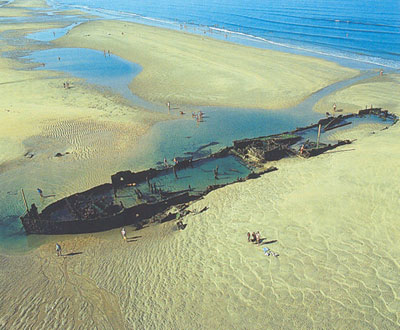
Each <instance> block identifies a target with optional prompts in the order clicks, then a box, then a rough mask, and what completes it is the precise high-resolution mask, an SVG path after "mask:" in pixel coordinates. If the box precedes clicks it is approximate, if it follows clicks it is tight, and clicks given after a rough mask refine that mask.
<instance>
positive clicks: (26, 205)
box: [21, 188, 29, 212]
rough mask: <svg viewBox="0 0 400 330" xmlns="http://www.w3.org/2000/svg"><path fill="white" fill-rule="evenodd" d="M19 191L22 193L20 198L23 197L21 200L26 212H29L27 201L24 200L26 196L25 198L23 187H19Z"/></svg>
mask: <svg viewBox="0 0 400 330" xmlns="http://www.w3.org/2000/svg"><path fill="white" fill-rule="evenodd" d="M21 193H22V198H23V200H24V204H25V208H26V212H29V208H28V203H27V202H26V198H25V193H24V189H22V188H21Z"/></svg>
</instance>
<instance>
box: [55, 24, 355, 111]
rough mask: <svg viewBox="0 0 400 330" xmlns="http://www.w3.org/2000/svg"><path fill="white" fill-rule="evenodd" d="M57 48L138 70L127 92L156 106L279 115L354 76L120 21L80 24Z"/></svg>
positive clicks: (295, 58) (312, 62)
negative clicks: (108, 56)
mask: <svg viewBox="0 0 400 330" xmlns="http://www.w3.org/2000/svg"><path fill="white" fill-rule="evenodd" d="M56 44H57V45H58V46H59V47H87V48H93V49H97V50H100V51H103V50H106V51H108V50H110V51H111V53H112V54H116V55H118V56H120V57H123V58H125V59H127V60H129V61H131V62H134V63H138V64H140V65H141V66H142V67H143V71H142V72H141V73H140V74H139V75H138V76H137V77H136V78H135V79H134V80H133V82H132V83H131V85H130V87H131V89H132V91H133V93H134V94H136V95H138V96H139V97H141V98H143V99H146V100H148V101H152V102H156V103H160V104H165V103H166V102H167V101H170V102H171V103H172V104H175V105H211V106H228V107H241V108H261V109H279V108H285V107H290V106H293V105H295V104H297V103H299V102H301V101H302V100H304V99H305V98H306V97H307V96H309V95H311V94H312V93H313V92H316V91H317V90H319V89H321V88H323V87H325V86H327V85H329V84H332V83H334V82H337V81H340V80H344V79H346V78H350V77H353V76H355V75H356V74H357V73H358V71H357V70H353V69H349V68H344V67H341V66H339V65H337V64H335V63H332V62H327V61H324V60H320V59H316V58H312V57H305V56H299V55H291V54H287V53H281V52H276V51H272V50H262V49H257V48H251V47H245V46H241V45H237V44H233V43H228V42H224V41H218V40H215V39H211V38H209V37H205V36H199V35H193V34H189V33H185V32H183V31H172V30H167V29H162V28H156V27H150V26H145V25H140V24H133V23H128V22H120V21H91V22H88V23H85V24H81V25H80V26H78V27H76V28H74V29H72V30H71V31H70V32H69V33H68V34H67V35H66V36H64V37H62V38H60V39H58V40H57V41H56Z"/></svg>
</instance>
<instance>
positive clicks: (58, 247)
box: [56, 243, 62, 257]
mask: <svg viewBox="0 0 400 330" xmlns="http://www.w3.org/2000/svg"><path fill="white" fill-rule="evenodd" d="M56 252H57V256H58V257H61V256H62V254H61V246H60V244H58V243H56Z"/></svg>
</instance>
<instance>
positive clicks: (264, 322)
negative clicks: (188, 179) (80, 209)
mask: <svg viewBox="0 0 400 330" xmlns="http://www.w3.org/2000/svg"><path fill="white" fill-rule="evenodd" d="M14 4H15V3H14ZM35 4H36V3H32V6H35ZM39 5H40V6H42V3H40V4H39ZM22 7H27V6H26V5H25V2H24V5H23V6H22ZM0 10H2V8H1V9H0ZM22 10H24V13H25V9H22ZM25 24H29V23H23V24H22V25H25ZM35 24H36V23H35ZM40 24H44V23H40ZM60 24H61V23H60ZM65 25H67V23H65ZM30 28H32V27H31V26H29V27H28V28H26V25H25V28H22V27H21V31H20V32H18V31H15V29H14V28H13V33H16V34H18V33H20V34H22V35H23V34H25V33H27V29H30ZM7 29H8V27H7V25H6V24H0V30H1V31H6V30H7ZM32 29H33V30H35V29H34V28H32ZM104 31H107V32H104ZM121 32H124V34H123V35H122V33H121ZM108 33H110V35H108ZM86 34H90V36H88V37H85V35H86ZM123 38H126V40H124V42H122V41H121V40H123ZM167 40H174V41H175V42H176V43H175V44H174V45H175V46H176V47H171V45H168V42H167ZM0 42H1V44H0V45H1V49H2V51H4V50H10V49H12V50H17V49H18V47H17V46H15V45H7V44H5V42H4V41H0ZM57 46H59V47H61V46H65V47H72V46H74V47H82V46H85V47H90V48H94V49H98V50H103V49H110V50H111V51H112V52H113V54H117V55H119V56H121V57H123V58H125V59H128V60H131V61H133V62H136V63H139V64H140V65H141V66H142V67H143V71H142V73H141V74H139V76H137V78H135V80H134V81H133V82H132V84H131V89H132V90H133V91H134V93H136V94H138V95H139V96H141V97H143V98H145V99H148V100H150V101H153V102H159V103H164V102H165V100H166V99H168V100H170V101H171V102H174V103H176V104H182V105H189V104H192V105H196V104H206V105H207V104H213V105H230V106H241V107H255V108H257V107H262V108H270V107H271V108H279V107H285V106H288V105H292V104H295V103H297V102H299V101H300V100H302V99H303V98H305V97H306V96H307V95H310V94H311V93H312V92H313V91H315V90H318V89H320V88H322V87H324V86H326V85H327V84H330V83H332V82H334V81H337V80H340V79H345V78H348V77H350V76H353V75H355V74H357V71H356V70H352V69H347V68H343V67H340V66H338V65H336V64H333V63H329V62H326V61H322V60H317V59H313V58H308V57H297V56H295V55H289V54H281V53H276V52H270V51H264V50H257V49H252V48H246V47H243V46H237V45H231V44H229V43H226V42H217V41H215V40H212V39H209V38H202V37H200V36H191V35H189V34H186V33H180V32H175V31H166V30H162V29H156V28H150V27H145V26H141V25H137V24H130V23H125V22H114V21H110V22H107V21H97V22H90V23H87V24H84V25H82V26H79V27H78V28H74V29H73V30H72V31H71V32H69V33H68V35H67V36H66V37H64V38H62V39H61V40H58V41H57ZM21 47H26V45H22V46H21ZM36 47H39V46H36ZM200 48H201V50H202V52H203V51H204V53H202V54H201V59H202V60H201V61H200V60H199V58H198V57H199V56H200V55H199V54H198V50H199V49H200ZM35 49H36V48H35ZM161 49H162V50H163V51H161ZM221 51H222V52H225V54H226V53H229V54H231V55H230V56H231V57H229V58H228V59H227V60H226V62H225V65H221V61H222V56H220V55H219V54H220V52H221ZM244 54H245V55H244ZM224 58H225V57H224ZM272 60H273V62H274V64H273V65H272V64H268V63H267V64H268V65H267V68H262V67H263V66H265V65H266V64H265V62H271V61H272ZM242 62H243V63H242ZM178 63H179V65H178ZM194 63H196V66H194ZM202 63H203V64H202ZM239 63H240V65H239ZM197 64H198V65H197ZM32 66H33V65H32V63H21V62H19V61H17V60H16V59H10V58H2V57H1V58H0V70H1V72H2V75H1V76H0V92H1V95H2V96H3V95H4V96H5V97H2V98H0V182H1V188H2V190H3V191H15V187H18V188H19V187H22V186H26V185H29V187H30V188H28V189H27V191H28V194H29V195H30V196H31V198H33V194H34V189H35V188H36V186H40V187H44V189H46V190H47V191H51V192H56V193H57V197H60V198H61V197H62V196H65V195H67V194H71V193H74V192H76V191H79V190H83V189H86V188H89V187H91V186H94V185H96V184H99V183H102V182H105V181H108V180H109V175H110V174H111V173H113V172H115V171H117V170H119V169H120V168H119V166H120V165H121V164H123V163H124V162H126V159H127V157H128V155H129V156H131V155H132V149H133V150H135V142H137V141H138V139H139V138H140V137H141V136H143V135H144V134H145V133H146V132H147V131H148V130H149V129H150V128H151V126H152V125H153V124H154V123H157V122H159V121H160V120H167V119H169V118H171V117H168V116H167V115H163V114H160V113H157V114H156V113H151V112H149V111H146V110H145V109H141V108H139V107H134V106H132V105H130V104H127V103H126V101H124V100H123V99H122V98H121V97H119V96H116V95H114V94H112V93H107V92H100V91H99V90H98V89H95V88H93V87H92V86H90V85H88V84H87V83H85V82H84V81H83V80H81V79H77V78H74V77H71V76H66V75H64V74H61V73H56V72H49V71H45V70H41V71H32V70H30V68H32ZM166 67H169V68H170V69H171V71H168V72H171V74H170V75H164V76H162V72H164V73H165V68H166ZM172 68H173V69H172ZM217 68H218V69H217ZM232 68H235V70H233V69H232ZM263 70H266V71H263ZM311 71H312V72H313V74H312V75H311V74H310V72H311ZM195 77H197V79H195ZM222 78H224V79H226V80H221V79H222ZM66 80H67V81H69V82H70V84H71V88H70V89H65V88H63V82H64V81H66ZM178 81H179V83H177V82H178ZM227 86H228V87H227ZM244 86H246V87H245V88H244ZM399 86H400V75H398V74H391V75H386V74H385V75H384V76H383V77H379V76H378V73H377V77H375V78H371V79H366V80H362V81H360V82H358V83H356V84H354V85H352V86H350V87H346V88H344V89H342V90H339V91H337V92H335V93H333V94H331V95H328V96H327V97H325V98H323V99H322V100H321V101H320V102H319V103H317V104H316V106H315V109H314V110H315V111H319V112H321V113H325V111H326V109H327V108H328V109H331V108H332V104H333V103H336V104H337V106H338V109H343V112H344V113H346V112H352V111H354V110H358V109H362V108H365V106H366V105H368V106H370V105H371V104H372V105H373V106H377V107H382V108H385V109H387V110H389V111H390V112H392V113H395V114H397V115H398V116H400V97H399V93H398V90H399ZM243 88H244V90H243ZM235 91H236V93H235ZM335 137H336V138H338V139H341V138H351V139H357V141H355V142H354V143H353V144H351V145H350V146H344V147H341V148H339V149H337V150H334V151H332V152H329V153H326V154H323V155H321V156H318V157H316V158H312V159H300V158H297V157H296V158H290V159H285V160H282V161H279V162H277V163H272V164H270V165H275V166H277V167H278V171H276V172H273V173H269V174H266V175H264V176H262V177H261V178H259V179H256V180H249V181H246V182H243V183H237V184H233V185H230V186H227V187H225V188H222V189H219V190H216V191H213V192H211V193H210V194H209V195H207V196H206V197H205V198H204V199H202V200H200V201H198V202H196V203H193V204H192V205H190V207H189V208H190V209H191V210H193V211H195V210H201V209H203V208H204V207H207V210H206V211H205V212H203V213H201V214H195V213H193V214H191V215H188V216H187V217H185V218H184V219H183V221H184V222H185V223H187V224H188V225H187V228H186V229H185V230H184V231H177V230H176V226H175V223H174V222H167V223H163V224H152V225H149V226H147V227H145V228H143V229H141V230H136V231H135V230H134V229H135V228H133V227H127V232H128V235H127V236H128V243H124V242H123V241H122V239H121V236H120V233H119V229H116V230H112V231H108V232H104V233H97V234H91V235H77V236H68V235H66V236H58V237H46V238H43V241H40V240H39V238H38V237H36V236H31V237H29V238H28V240H27V245H28V248H29V251H28V252H18V253H11V252H10V251H2V252H1V254H0V282H1V283H2V284H1V286H0V295H1V297H2V299H1V300H0V328H1V329H3V328H4V329H23V328H26V327H30V328H32V329H91V328H98V329H253V328H254V327H255V326H257V327H264V328H267V329H313V328H316V329H395V328H399V327H400V298H399V297H400V283H399V281H398V273H399V267H400V265H399V257H400V248H399V246H398V244H397V242H398V240H399V238H400V230H399V228H398V226H397V221H398V218H399V216H400V212H399V210H398V208H397V204H398V196H399V193H400V190H399V185H398V183H397V177H398V176H399V174H400V172H399V167H398V164H400V156H399V153H398V149H399V148H398V145H399V143H398V141H399V138H400V128H399V124H396V125H394V126H393V127H390V128H389V129H386V130H381V129H379V130H377V129H375V128H374V127H373V126H371V125H365V126H359V127H357V128H356V129H355V130H353V131H349V132H347V133H341V134H338V135H336V136H335ZM57 152H61V153H63V154H65V153H66V152H68V154H65V156H63V157H61V158H55V157H54V154H55V153H57ZM30 155H33V156H32V157H31V158H30ZM6 198H9V200H11V198H10V197H9V196H8V197H6ZM6 198H5V197H4V194H3V195H2V197H1V198H0V203H1V204H2V205H5V206H4V207H5V208H7V209H6V210H7V212H9V211H10V209H11V213H12V212H14V213H15V214H18V212H21V209H22V208H21V206H20V205H19V204H20V203H21V201H20V200H18V197H13V198H12V201H13V202H12V203H11V202H10V203H5V202H4V201H5V200H7V199H6ZM33 200H34V199H33ZM34 201H36V200H34ZM38 203H40V202H38ZM39 206H41V205H40V204H39ZM42 206H43V205H42ZM257 230H259V231H260V232H261V235H262V237H263V238H264V241H263V243H264V244H263V245H261V246H256V245H255V244H252V243H248V242H247V237H246V233H247V232H248V231H250V232H252V231H257ZM38 241H40V244H39V243H38ZM55 242H59V243H60V244H61V246H62V248H63V254H64V256H63V257H57V256H56V254H55V247H54V246H55ZM38 245H40V246H39V247H37V246H38ZM33 247H37V248H33ZM263 247H268V248H269V249H271V250H272V251H274V252H277V253H279V257H272V256H266V255H264V253H263V250H262V248H263Z"/></svg>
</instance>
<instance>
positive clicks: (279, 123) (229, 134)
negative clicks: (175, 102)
mask: <svg viewBox="0 0 400 330" xmlns="http://www.w3.org/2000/svg"><path fill="white" fill-rule="evenodd" d="M51 34H52V33H51ZM59 58H60V59H59ZM25 59H26V60H30V61H33V62H36V63H45V66H44V67H38V68H37V69H39V70H40V69H46V70H57V71H61V72H65V73H67V74H71V75H73V76H77V77H80V78H83V79H86V81H87V82H88V83H90V84H94V85H96V86H100V87H101V88H106V89H110V90H111V91H113V92H116V93H119V94H120V95H122V96H124V97H126V98H127V100H129V101H130V102H132V103H133V104H136V105H141V106H144V107H145V108H147V109H150V110H153V111H163V112H166V111H167V109H166V107H160V106H159V105H155V104H152V103H150V102H147V101H145V100H142V99H140V98H138V97H137V96H135V95H134V94H132V92H131V91H130V89H129V88H128V84H129V83H130V82H131V80H132V79H133V78H134V76H135V75H137V74H138V73H139V72H140V70H141V68H140V66H139V65H137V64H134V63H130V62H128V61H126V60H124V59H121V58H119V57H118V56H115V55H113V54H108V52H107V51H106V52H105V53H104V52H100V51H95V50H91V49H79V48H56V49H49V50H44V51H36V52H33V53H32V54H30V55H29V56H27V57H25ZM374 74H376V73H374V72H364V73H363V74H362V75H360V76H359V77H356V78H352V79H349V80H346V81H342V82H339V83H336V84H333V85H331V86H328V87H326V88H324V89H322V90H320V91H318V92H316V93H314V94H313V95H312V96H310V97H309V98H307V99H306V100H305V101H304V102H302V103H300V104H299V105H297V106H295V107H293V108H289V109H280V110H268V111H266V110H255V109H231V108H216V107H193V108H190V109H189V110H187V109H181V110H184V111H185V114H184V115H182V119H178V120H171V121H164V122H160V123H158V124H156V125H154V126H153V127H152V128H151V130H150V131H149V132H148V133H147V134H146V135H144V136H143V137H142V138H141V139H140V141H139V144H138V148H136V149H135V150H132V154H131V155H128V157H127V158H126V159H125V160H123V161H122V162H118V161H116V162H115V164H114V166H113V167H114V169H115V170H114V172H116V171H118V170H126V169H130V170H140V169H145V168H149V167H154V166H155V165H156V164H160V163H161V162H162V160H163V159H164V158H167V159H168V161H169V162H170V163H171V162H172V159H173V158H174V157H185V156H189V155H191V153H193V152H196V150H197V153H198V156H205V155H208V154H210V153H212V152H215V151H217V150H219V149H221V148H223V147H224V146H229V145H231V143H232V141H233V140H237V139H242V138H252V137H257V136H265V135H271V134H277V133H280V132H284V131H290V130H294V129H295V128H296V127H302V126H307V125H309V124H311V123H316V122H317V121H318V120H319V119H321V115H320V114H318V113H315V112H313V111H312V108H313V106H314V104H315V103H316V102H317V101H318V100H320V99H321V98H322V97H324V96H326V95H328V94H330V93H332V92H334V91H336V90H338V89H340V88H343V87H345V86H348V85H350V84H352V83H354V82H357V81H358V80H361V79H365V78H368V77H369V76H371V75H374ZM72 87H73V86H72ZM192 110H193V111H195V112H197V111H200V110H201V111H203V112H204V113H205V115H204V119H203V121H202V122H197V121H196V120H195V119H193V118H192V115H191V111H192ZM177 111H179V109H175V108H174V107H173V106H172V109H171V112H172V113H176V112H177ZM346 128H349V127H345V128H343V129H346ZM335 131H336V130H335ZM315 135H316V132H315V134H309V137H310V138H315ZM321 138H322V141H325V135H324V134H323V135H322V137H321ZM326 140H327V141H328V140H329V139H326ZM32 143H33V144H35V143H37V141H36V142H35V141H26V144H27V146H28V145H29V144H32ZM205 145H207V146H208V147H206V148H203V146H205ZM90 166H91V165H90V162H87V163H85V165H82V166H79V167H76V166H72V165H71V168H70V170H69V173H64V174H65V175H60V173H57V166H56V167H54V164H51V163H44V164H42V165H41V168H40V169H39V168H38V169H37V171H36V170H32V169H31V170H30V171H32V172H31V173H30V176H29V186H30V189H28V190H27V191H26V193H27V197H28V200H29V203H32V202H35V203H36V204H37V205H38V206H39V209H42V208H43V207H44V206H46V205H48V204H49V203H51V202H53V201H54V198H50V199H44V200H43V199H40V198H39V196H38V195H37V193H36V192H35V188H36V187H43V186H46V187H49V188H48V189H50V190H52V191H57V193H58V195H57V196H60V195H61V196H65V195H68V194H72V193H74V192H76V188H74V180H73V179H71V176H72V177H73V176H75V173H76V171H78V172H82V171H88V170H89V168H90ZM13 172H15V174H14V176H16V177H19V178H20V180H19V179H17V180H13V181H10V180H8V179H7V178H5V177H3V176H2V178H1V181H2V186H3V188H4V189H5V190H6V191H7V194H6V195H5V196H3V197H1V198H0V205H2V210H4V213H3V212H2V214H4V216H3V217H2V225H1V230H0V244H1V245H2V246H3V248H4V247H7V248H11V249H26V248H30V247H31V246H32V242H33V244H34V245H33V246H37V245H36V244H40V242H43V241H46V239H45V238H40V239H38V240H36V241H35V239H34V238H32V237H30V239H29V240H27V239H26V236H25V234H24V232H23V229H22V228H21V224H20V221H19V219H18V216H19V215H21V214H22V213H23V212H24V208H23V203H22V199H21V197H20V195H19V192H18V191H16V190H15V187H23V186H25V187H26V176H22V177H21V172H20V171H19V170H13V171H9V172H8V175H11V176H12V175H13ZM43 173H48V175H46V177H44V176H43ZM204 173H205V172H204ZM204 173H203V174H204ZM111 174H112V173H108V174H107V175H104V174H103V176H101V178H103V179H101V180H102V181H101V182H107V181H109V178H110V175H111ZM87 175H88V174H87ZM89 176H91V175H89ZM243 176H245V175H243ZM197 177H198V178H203V176H201V175H200V176H197ZM234 178H236V176H234ZM98 179H99V178H97V179H96V180H94V181H93V182H97V183H96V184H98ZM199 180H200V179H199ZM200 181H201V180H200ZM88 182H91V179H90V178H89V181H88ZM180 183H182V184H183V183H184V184H183V185H182V189H183V187H187V186H188V184H190V183H189V182H186V181H185V180H181V181H179V184H180ZM159 184H161V185H167V186H170V185H171V182H168V180H167V182H166V183H162V182H161V181H160V182H159ZM208 184H209V183H207V184H205V183H203V184H201V183H200V182H199V183H198V184H194V185H192V186H193V187H195V186H204V185H205V186H207V185H208ZM90 186H91V185H90V184H89V187H90ZM57 198H58V197H57ZM3 205H5V206H4V207H3Z"/></svg>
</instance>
